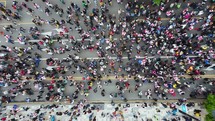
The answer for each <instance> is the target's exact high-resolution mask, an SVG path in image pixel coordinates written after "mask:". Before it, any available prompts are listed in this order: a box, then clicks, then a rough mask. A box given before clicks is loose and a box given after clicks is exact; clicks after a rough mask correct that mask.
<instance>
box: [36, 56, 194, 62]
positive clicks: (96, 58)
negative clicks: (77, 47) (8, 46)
mask: <svg viewBox="0 0 215 121" xmlns="http://www.w3.org/2000/svg"><path fill="white" fill-rule="evenodd" d="M187 57H189V58H195V57H198V56H187ZM108 58H109V59H113V60H115V59H117V57H108ZM143 58H157V57H156V56H148V57H136V59H143ZM159 58H167V59H168V58H174V56H159ZM47 59H49V58H40V60H42V61H45V60H47ZM52 59H54V60H60V58H52ZM62 59H66V58H62ZM75 59H76V60H80V59H85V58H80V57H78V58H75ZM86 59H88V60H100V59H107V57H102V58H99V57H91V58H86ZM122 59H128V57H122Z"/></svg>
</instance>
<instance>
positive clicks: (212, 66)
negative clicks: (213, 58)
mask: <svg viewBox="0 0 215 121" xmlns="http://www.w3.org/2000/svg"><path fill="white" fill-rule="evenodd" d="M204 70H206V71H214V70H215V64H212V65H211V66H209V67H207V68H206V69H204Z"/></svg>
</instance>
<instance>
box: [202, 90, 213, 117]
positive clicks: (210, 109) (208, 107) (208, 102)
mask: <svg viewBox="0 0 215 121" xmlns="http://www.w3.org/2000/svg"><path fill="white" fill-rule="evenodd" d="M204 106H205V108H206V110H207V112H208V114H207V115H206V117H205V120H206V121H214V120H215V118H214V117H213V115H212V112H213V111H215V95H212V94H209V95H208V97H207V100H206V101H205V102H204Z"/></svg>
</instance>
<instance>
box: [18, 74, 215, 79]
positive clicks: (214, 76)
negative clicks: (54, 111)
mask: <svg viewBox="0 0 215 121" xmlns="http://www.w3.org/2000/svg"><path fill="white" fill-rule="evenodd" d="M167 77H173V76H167ZM178 77H179V78H180V77H182V78H186V79H189V78H192V76H190V75H178ZM193 77H199V78H211V79H214V78H215V75H209V74H208V75H193ZM29 78H30V77H29ZM141 78H144V77H143V76H141ZM157 78H159V77H154V78H145V79H157ZM91 79H93V78H91ZM95 79H96V78H95ZM108 79H111V80H121V79H124V80H128V81H134V76H132V77H127V76H124V77H121V76H119V77H118V78H116V77H115V76H108V77H103V78H101V80H108ZM21 80H29V81H36V80H35V79H26V77H22V79H21ZM43 80H47V81H51V80H64V78H62V77H60V78H49V77H44V78H43ZM67 80H75V81H84V80H83V77H71V76H68V79H67Z"/></svg>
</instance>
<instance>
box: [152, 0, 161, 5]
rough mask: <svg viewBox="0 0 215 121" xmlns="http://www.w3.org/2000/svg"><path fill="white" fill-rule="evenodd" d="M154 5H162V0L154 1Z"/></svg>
mask: <svg viewBox="0 0 215 121" xmlns="http://www.w3.org/2000/svg"><path fill="white" fill-rule="evenodd" d="M153 3H154V4H156V5H160V3H161V0H153Z"/></svg>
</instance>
